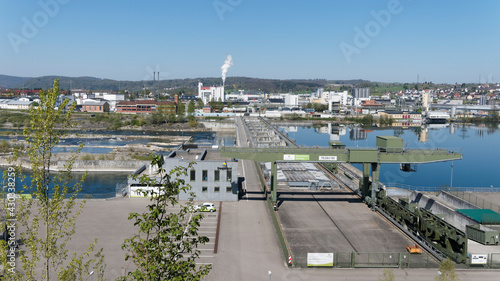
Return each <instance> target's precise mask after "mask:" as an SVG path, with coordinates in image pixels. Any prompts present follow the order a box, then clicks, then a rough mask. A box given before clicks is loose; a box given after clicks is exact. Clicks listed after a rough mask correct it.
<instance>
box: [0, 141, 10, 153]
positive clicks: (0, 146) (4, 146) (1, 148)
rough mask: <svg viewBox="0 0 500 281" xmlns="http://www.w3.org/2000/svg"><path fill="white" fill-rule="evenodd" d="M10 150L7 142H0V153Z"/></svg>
mask: <svg viewBox="0 0 500 281" xmlns="http://www.w3.org/2000/svg"><path fill="white" fill-rule="evenodd" d="M10 150H11V146H10V143H9V142H8V141H6V140H5V139H3V140H2V141H0V152H2V153H6V152H10Z"/></svg>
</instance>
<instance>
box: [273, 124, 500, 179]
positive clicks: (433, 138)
mask: <svg viewBox="0 0 500 281" xmlns="http://www.w3.org/2000/svg"><path fill="white" fill-rule="evenodd" d="M333 128H334V131H338V132H339V133H338V134H329V133H327V132H324V131H325V130H326V131H328V130H327V129H326V127H323V128H320V127H317V128H313V127H283V128H281V130H283V131H284V132H286V133H288V135H289V137H290V138H292V139H294V140H295V141H296V143H297V144H298V145H304V146H327V145H328V141H329V140H330V139H333V140H337V139H338V140H340V141H341V142H342V143H344V144H345V145H347V146H348V147H375V141H376V136H381V135H390V136H399V137H401V138H403V141H404V145H405V146H406V147H409V148H423V149H430V148H442V149H451V150H455V151H458V152H461V153H463V159H462V160H458V161H453V169H452V162H441V163H429V164H419V165H417V171H416V172H411V173H407V172H402V171H400V170H399V166H398V165H396V164H384V165H382V168H381V172H380V180H381V181H382V182H385V183H389V182H396V183H399V184H406V185H412V186H422V187H440V186H450V185H452V186H454V187H491V186H493V187H500V171H499V169H498V162H497V160H498V157H499V156H500V130H498V127H495V128H488V127H479V126H465V127H464V126H461V125H456V124H453V125H449V124H445V125H430V127H428V128H411V129H405V130H402V129H393V128H390V129H368V130H365V129H362V128H359V127H354V126H347V127H340V128H339V130H335V128H337V127H336V126H333ZM357 168H361V165H358V166H357ZM452 170H453V182H451V174H452Z"/></svg>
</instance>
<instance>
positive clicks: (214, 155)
mask: <svg viewBox="0 0 500 281" xmlns="http://www.w3.org/2000/svg"><path fill="white" fill-rule="evenodd" d="M203 150H204V149H202V148H191V149H189V151H187V150H176V151H175V156H174V157H171V158H170V159H179V158H181V157H182V159H183V160H184V161H197V160H199V156H200V155H201V154H202V153H203ZM197 156H198V159H196V157H197ZM231 159H232V158H229V157H222V156H221V155H220V150H211V149H207V154H206V155H205V158H204V160H203V161H230V160H231Z"/></svg>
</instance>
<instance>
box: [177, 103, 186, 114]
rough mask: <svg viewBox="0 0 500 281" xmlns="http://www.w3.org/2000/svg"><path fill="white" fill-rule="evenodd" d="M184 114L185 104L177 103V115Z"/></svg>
mask: <svg viewBox="0 0 500 281" xmlns="http://www.w3.org/2000/svg"><path fill="white" fill-rule="evenodd" d="M184 114H186V105H185V104H183V103H182V102H179V104H178V105H177V115H179V116H182V117H184Z"/></svg>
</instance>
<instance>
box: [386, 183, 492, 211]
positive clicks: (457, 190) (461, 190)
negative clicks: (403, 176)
mask: <svg viewBox="0 0 500 281" xmlns="http://www.w3.org/2000/svg"><path fill="white" fill-rule="evenodd" d="M384 185H385V186H386V187H396V188H400V189H406V190H412V191H421V192H441V191H447V192H450V193H452V194H453V195H456V194H455V193H468V194H471V193H474V192H482V193H488V192H491V193H500V188H498V187H449V186H439V187H433V186H413V185H407V184H402V183H398V182H388V183H384ZM456 196H457V197H460V196H458V195H456ZM460 198H462V197H460ZM462 199H464V198H462ZM464 200H466V199H464ZM471 203H472V202H471ZM472 204H474V203H472ZM488 209H489V208H488Z"/></svg>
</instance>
